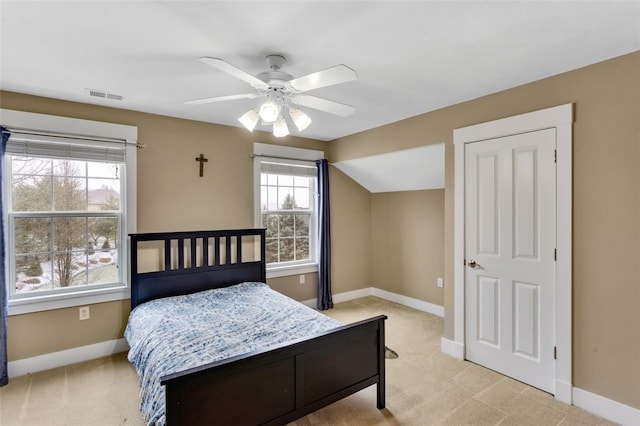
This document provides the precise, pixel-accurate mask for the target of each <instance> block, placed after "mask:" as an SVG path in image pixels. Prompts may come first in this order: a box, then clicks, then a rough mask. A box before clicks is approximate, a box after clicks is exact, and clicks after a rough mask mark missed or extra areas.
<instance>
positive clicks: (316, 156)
mask: <svg viewBox="0 0 640 426" xmlns="http://www.w3.org/2000/svg"><path fill="white" fill-rule="evenodd" d="M253 145H254V146H253V155H254V157H253V159H254V161H253V165H254V169H253V170H254V220H255V226H256V227H257V228H263V225H262V205H261V180H260V177H261V173H262V168H261V163H262V162H263V161H264V162H269V163H273V162H282V163H283V164H292V165H302V166H309V163H312V162H315V161H316V160H320V159H323V158H324V152H323V151H316V150H311V149H303V148H292V147H284V146H279V145H269V144H262V143H258V142H255V143H254V144H253ZM274 157H276V158H274ZM315 182H316V196H315V197H311V198H312V199H313V200H312V201H313V213H312V216H313V217H312V220H311V222H312V223H310V224H309V234H310V238H309V239H310V241H309V249H310V251H311V253H312V259H311V260H309V261H293V262H283V263H281V264H274V263H270V264H267V278H276V277H284V276H290V275H299V274H307V273H313V272H317V271H318V225H317V224H318V203H317V190H318V180H317V178H316V179H315Z"/></svg>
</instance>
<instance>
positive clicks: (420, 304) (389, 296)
mask: <svg viewBox="0 0 640 426" xmlns="http://www.w3.org/2000/svg"><path fill="white" fill-rule="evenodd" d="M371 295H372V296H375V297H379V298H380V299H384V300H388V301H389V302H394V303H398V304H400V305H403V306H408V307H409V308H413V309H417V310H418V311H422V312H427V313H429V314H433V315H437V316H439V317H444V306H440V305H434V304H433V303H429V302H425V301H423V300H419V299H414V298H413V297H409V296H403V295H402V294H397V293H392V292H390V291H386V290H381V289H379V288H376V287H371Z"/></svg>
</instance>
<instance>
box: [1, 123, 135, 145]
mask: <svg viewBox="0 0 640 426" xmlns="http://www.w3.org/2000/svg"><path fill="white" fill-rule="evenodd" d="M4 128H5V129H6V130H5V131H3V133H9V134H11V133H18V134H23V135H33V136H45V137H46V136H52V137H56V138H63V139H76V140H86V141H97V142H106V143H113V144H119V145H122V144H124V145H134V144H129V143H128V142H127V141H126V140H125V139H114V138H107V137H91V136H84V135H74V134H65V133H53V132H41V131H37V130H31V129H22V128H19V127H4ZM135 146H136V148H137V149H143V148H145V145H144V144H142V143H138V142H136V143H135Z"/></svg>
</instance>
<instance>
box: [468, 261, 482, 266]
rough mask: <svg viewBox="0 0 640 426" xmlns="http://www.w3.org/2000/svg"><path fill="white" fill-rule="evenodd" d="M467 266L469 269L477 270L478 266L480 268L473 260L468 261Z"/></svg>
mask: <svg viewBox="0 0 640 426" xmlns="http://www.w3.org/2000/svg"><path fill="white" fill-rule="evenodd" d="M467 265H469V267H470V268H477V267H478V266H480V265H478V264H477V263H476V261H475V260H470V261H469V262H468V263H467Z"/></svg>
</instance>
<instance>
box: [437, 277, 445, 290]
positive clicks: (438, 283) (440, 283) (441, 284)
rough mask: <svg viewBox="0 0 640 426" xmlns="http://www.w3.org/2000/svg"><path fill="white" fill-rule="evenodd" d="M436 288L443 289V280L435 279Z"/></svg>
mask: <svg viewBox="0 0 640 426" xmlns="http://www.w3.org/2000/svg"><path fill="white" fill-rule="evenodd" d="M436 287H438V288H442V287H444V280H443V279H442V278H440V277H438V278H436Z"/></svg>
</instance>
